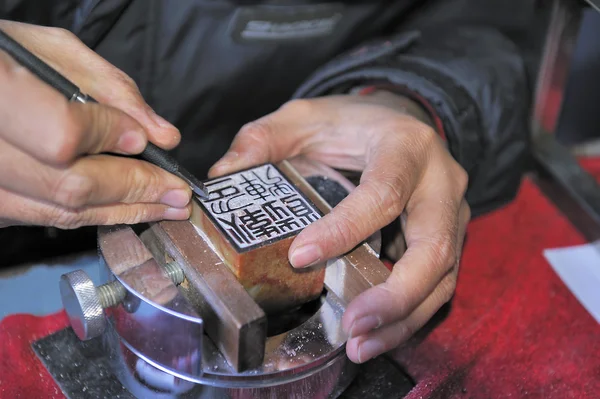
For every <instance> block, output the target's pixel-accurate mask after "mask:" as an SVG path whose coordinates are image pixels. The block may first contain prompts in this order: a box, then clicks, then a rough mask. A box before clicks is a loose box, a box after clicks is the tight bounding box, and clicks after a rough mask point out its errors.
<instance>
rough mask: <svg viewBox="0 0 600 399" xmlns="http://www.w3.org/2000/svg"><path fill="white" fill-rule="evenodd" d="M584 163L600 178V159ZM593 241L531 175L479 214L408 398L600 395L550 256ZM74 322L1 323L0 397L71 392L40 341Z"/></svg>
mask: <svg viewBox="0 0 600 399" xmlns="http://www.w3.org/2000/svg"><path fill="white" fill-rule="evenodd" d="M584 165H585V167H586V169H588V170H589V171H591V172H592V173H593V174H595V175H596V176H599V177H600V159H593V160H587V161H585V162H584ZM583 243H585V240H584V239H583V237H582V236H581V235H580V234H578V233H577V231H575V229H574V228H573V226H571V225H570V224H569V222H568V221H567V220H566V219H565V218H564V217H563V216H562V215H561V214H560V213H559V211H558V210H557V209H556V208H555V207H554V206H553V205H552V204H551V203H550V202H549V201H548V200H547V199H545V198H544V197H543V195H542V194H541V193H540V191H539V190H538V189H537V188H536V187H535V185H533V184H532V183H531V182H530V181H529V180H527V179H526V180H525V181H524V182H523V185H522V188H521V191H520V193H519V196H518V198H517V199H516V200H515V201H514V202H513V203H511V204H510V205H508V206H506V207H505V208H503V209H501V210H499V211H496V212H494V213H491V214H489V215H486V216H484V217H480V218H478V219H477V220H474V221H473V222H472V223H471V225H470V226H469V229H468V237H467V241H466V244H465V249H464V253H463V260H462V266H461V273H460V277H459V281H458V286H457V290H456V295H455V297H454V300H453V302H452V307H451V309H450V313H449V315H448V317H447V318H445V319H444V320H443V321H442V322H441V323H440V324H439V325H437V326H436V327H435V328H433V330H432V331H431V333H429V334H428V335H426V336H424V337H420V339H416V340H414V341H413V342H410V343H409V344H408V345H407V347H406V348H404V349H403V350H402V351H400V352H399V353H398V354H397V356H396V358H397V359H398V360H399V361H400V362H401V364H402V365H403V366H404V367H405V369H406V370H407V371H408V373H409V374H410V375H411V376H412V377H413V378H414V379H415V381H416V384H417V385H416V387H415V388H414V389H413V391H411V393H410V394H409V395H408V399H421V398H428V399H432V398H523V397H526V398H544V399H552V398H557V399H559V398H560V399H565V398H577V399H585V398H599V397H600V325H599V324H598V323H597V322H596V321H595V320H594V319H593V318H592V317H591V316H590V315H589V314H588V313H587V312H586V311H585V309H584V308H583V307H582V306H581V305H580V304H579V302H577V300H576V299H575V297H574V296H573V295H572V294H571V293H570V292H569V290H568V289H567V288H566V286H565V285H564V284H563V283H562V282H561V281H560V279H559V278H558V277H557V276H556V274H554V272H553V271H552V269H551V268H550V266H549V265H548V263H547V262H546V261H545V260H544V258H543V255H542V251H543V250H544V249H547V248H554V247H564V246H569V245H577V244H583ZM599 289H600V287H599ZM66 325H67V320H66V318H65V315H64V314H63V313H62V312H61V313H58V314H55V315H50V316H47V317H34V316H29V315H14V316H10V317H7V318H6V319H4V320H3V321H2V323H0V398H7V399H9V398H10V399H13V398H62V397H63V396H62V394H61V393H60V390H59V389H58V387H57V386H56V384H55V383H54V382H53V380H52V378H51V377H50V375H49V374H48V373H47V371H46V370H45V369H44V367H43V366H42V364H41V363H40V362H39V361H38V360H37V358H36V357H35V355H34V353H33V351H32V350H31V348H30V342H32V341H35V340H36V339H39V338H40V337H43V336H44V335H46V334H50V333H52V332H54V331H57V330H59V329H61V328H63V327H65V326H66Z"/></svg>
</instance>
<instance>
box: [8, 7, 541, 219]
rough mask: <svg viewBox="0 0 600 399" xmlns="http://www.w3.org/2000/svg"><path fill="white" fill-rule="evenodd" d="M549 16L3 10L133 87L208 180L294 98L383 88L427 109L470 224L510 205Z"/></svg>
mask: <svg viewBox="0 0 600 399" xmlns="http://www.w3.org/2000/svg"><path fill="white" fill-rule="evenodd" d="M545 16H546V9H545V8H544V7H540V6H539V5H537V2H536V1H534V0H486V1H481V0H436V1H433V0H432V1H419V0H398V1H375V0H365V1H356V0H355V1H346V2H331V1H325V0H322V1H319V2H316V1H308V0H304V1H302V0H272V1H262V2H261V1H250V0H237V1H227V0H170V1H167V0H104V1H96V0H64V1H59V0H54V1H43V2H42V1H38V0H0V18H3V19H12V20H19V21H24V22H29V23H35V24H40V25H50V26H60V27H63V28H66V29H69V30H71V31H73V32H74V33H76V34H77V35H78V36H79V37H80V38H81V40H82V41H83V42H84V43H86V44H87V45H88V46H89V47H91V48H92V49H94V50H95V51H97V52H98V53H99V54H100V55H102V56H103V57H105V58H106V59H107V60H108V61H110V62H111V63H113V64H114V65H116V66H117V67H119V68H120V69H122V70H123V71H124V72H126V73H127V74H128V75H130V76H131V77H132V78H133V79H134V80H135V81H136V82H137V83H138V85H139V87H140V90H141V92H142V94H143V96H144V98H145V99H146V101H147V102H148V103H149V104H150V105H151V106H152V107H153V108H154V109H155V110H156V111H157V112H158V113H159V114H160V115H162V116H164V117H165V118H166V119H168V120H169V121H171V122H172V123H174V124H175V125H176V126H177V127H178V128H179V129H180V130H181V132H182V134H183V140H182V143H181V145H180V146H179V147H178V149H176V150H175V155H176V156H177V157H179V159H180V161H181V162H182V163H183V164H184V166H186V167H187V168H189V169H190V170H192V171H193V172H195V173H196V174H198V175H199V177H204V175H205V173H206V171H207V169H208V167H210V166H211V165H212V164H213V163H214V162H215V161H216V160H217V159H218V158H219V157H220V156H221V155H222V154H223V153H224V152H225V151H226V149H227V147H228V145H229V143H230V142H231V139H232V137H233V136H234V135H235V133H236V132H237V131H238V129H239V128H240V127H241V126H242V125H243V124H244V123H246V122H248V121H251V120H253V119H256V118H258V117H260V116H262V115H264V114H266V113H268V112H271V111H273V110H275V109H276V108H277V107H278V106H280V105H281V104H282V103H284V102H285V101H287V100H288V99H290V98H292V97H312V96H321V95H327V94H328V93H332V92H340V91H341V92H343V91H346V90H349V89H350V88H352V87H354V86H357V85H363V84H369V83H373V82H378V83H379V82H387V83H391V84H393V85H395V86H396V87H398V88H401V89H402V90H404V91H407V92H408V93H409V95H410V94H415V98H419V99H420V101H424V102H426V103H428V105H429V106H431V107H432V108H433V109H434V110H435V113H436V114H437V116H438V117H439V118H440V120H441V121H442V122H443V128H444V133H445V136H446V137H447V140H448V142H449V148H450V150H451V152H452V154H453V156H454V157H455V158H456V159H457V160H458V161H459V162H460V163H461V165H463V167H464V168H465V169H466V170H467V171H468V173H469V176H470V185H469V190H468V194H467V199H468V201H469V203H470V205H471V207H472V210H473V213H474V214H475V215H477V214H480V213H482V212H485V211H487V210H490V209H493V208H495V207H497V206H499V205H501V204H503V203H506V202H507V201H508V200H510V199H511V198H513V197H514V195H515V193H516V190H517V188H518V185H519V181H520V178H521V176H522V173H523V172H524V170H525V165H526V161H527V156H528V116H529V106H530V98H531V92H532V81H533V79H532V78H533V77H534V75H535V73H534V72H535V70H536V62H537V59H538V57H537V55H538V54H539V52H540V51H539V50H540V47H541V46H540V44H541V43H540V42H541V41H540V38H541V36H542V34H543V31H544V29H543V28H544V23H545V21H546V18H545Z"/></svg>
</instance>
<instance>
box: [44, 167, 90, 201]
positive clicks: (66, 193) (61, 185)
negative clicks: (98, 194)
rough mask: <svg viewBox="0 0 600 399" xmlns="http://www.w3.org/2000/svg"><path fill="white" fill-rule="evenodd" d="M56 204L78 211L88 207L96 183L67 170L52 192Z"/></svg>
mask: <svg viewBox="0 0 600 399" xmlns="http://www.w3.org/2000/svg"><path fill="white" fill-rule="evenodd" d="M51 192H52V200H53V202H54V203H55V204H57V205H59V206H62V207H65V208H67V209H78V208H81V207H83V206H85V205H87V204H88V203H89V201H90V199H91V198H92V195H93V194H94V182H93V181H92V179H90V178H89V177H88V176H85V175H83V174H80V173H78V172H77V171H73V170H67V171H65V172H64V173H63V175H62V176H61V177H60V178H59V179H58V180H57V181H56V182H55V184H54V187H53V188H52V190H51Z"/></svg>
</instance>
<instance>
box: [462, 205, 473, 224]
mask: <svg viewBox="0 0 600 399" xmlns="http://www.w3.org/2000/svg"><path fill="white" fill-rule="evenodd" d="M461 219H462V220H461V222H462V223H463V224H467V223H469V221H470V220H471V207H470V206H469V204H468V203H467V201H465V200H463V202H462V204H461Z"/></svg>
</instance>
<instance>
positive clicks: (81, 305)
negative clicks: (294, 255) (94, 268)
mask: <svg viewBox="0 0 600 399" xmlns="http://www.w3.org/2000/svg"><path fill="white" fill-rule="evenodd" d="M59 286H60V295H61V297H62V303H63V306H64V308H65V310H66V312H67V316H68V317H69V321H70V322H71V327H72V328H73V331H74V332H75V334H76V335H77V337H79V339H81V340H82V341H86V340H89V339H91V338H94V337H97V336H99V335H101V334H102V333H103V332H104V329H105V328H106V317H105V316H104V311H103V307H102V304H101V302H100V297H99V295H98V292H97V290H96V287H95V286H94V283H93V281H92V280H91V279H90V278H89V276H88V275H87V273H86V272H84V271H83V270H75V271H73V272H70V273H66V274H63V275H62V276H61V278H60V284H59Z"/></svg>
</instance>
